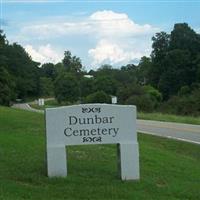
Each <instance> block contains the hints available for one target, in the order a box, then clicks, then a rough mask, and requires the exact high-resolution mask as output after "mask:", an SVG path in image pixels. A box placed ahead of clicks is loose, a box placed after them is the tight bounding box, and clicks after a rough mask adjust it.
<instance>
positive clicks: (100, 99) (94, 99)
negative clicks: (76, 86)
mask: <svg viewBox="0 0 200 200" xmlns="http://www.w3.org/2000/svg"><path fill="white" fill-rule="evenodd" d="M84 103H111V97H110V96H109V95H108V94H106V93H105V92H103V91H97V92H95V93H92V94H90V95H88V96H87V97H86V98H85V99H84Z"/></svg>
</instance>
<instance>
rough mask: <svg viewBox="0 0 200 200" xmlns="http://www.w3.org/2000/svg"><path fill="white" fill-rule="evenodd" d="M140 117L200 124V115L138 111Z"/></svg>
mask: <svg viewBox="0 0 200 200" xmlns="http://www.w3.org/2000/svg"><path fill="white" fill-rule="evenodd" d="M137 117H138V119H145V120H155V121H164V122H177V123H185V124H196V125H200V116H199V117H194V116H180V115H172V114H164V113H143V112H139V113H138V116H137Z"/></svg>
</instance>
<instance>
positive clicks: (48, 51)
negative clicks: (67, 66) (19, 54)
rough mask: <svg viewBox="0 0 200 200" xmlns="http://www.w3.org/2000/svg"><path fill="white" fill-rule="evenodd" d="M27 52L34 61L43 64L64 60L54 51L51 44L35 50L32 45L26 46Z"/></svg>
mask: <svg viewBox="0 0 200 200" xmlns="http://www.w3.org/2000/svg"><path fill="white" fill-rule="evenodd" d="M25 50H26V51H27V52H28V54H29V55H30V56H31V57H32V59H33V60H34V61H37V62H40V63H42V64H43V63H47V62H52V63H57V62H60V61H61V59H62V56H61V55H59V54H58V53H57V52H56V51H55V50H53V49H52V47H51V45H50V44H47V45H45V46H39V47H38V48H37V49H35V48H33V46H32V45H26V46H25Z"/></svg>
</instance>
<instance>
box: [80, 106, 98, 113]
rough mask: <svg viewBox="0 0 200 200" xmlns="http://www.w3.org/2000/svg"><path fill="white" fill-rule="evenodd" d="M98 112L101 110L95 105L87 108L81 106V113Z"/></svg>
mask: <svg viewBox="0 0 200 200" xmlns="http://www.w3.org/2000/svg"><path fill="white" fill-rule="evenodd" d="M90 112H92V113H100V112H101V108H96V107H92V108H90V107H88V108H82V113H90Z"/></svg>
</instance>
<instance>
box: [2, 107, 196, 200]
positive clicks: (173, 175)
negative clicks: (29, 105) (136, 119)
mask: <svg viewBox="0 0 200 200" xmlns="http://www.w3.org/2000/svg"><path fill="white" fill-rule="evenodd" d="M138 139H139V145H140V166H141V179H140V181H127V182H123V181H121V180H120V179H119V177H118V176H117V161H116V147H115V145H87V146H73V147H69V148H68V172H69V175H68V177H67V178H51V179H50V178H48V177H47V176H46V167H45V134H44V115H43V114H40V113H32V112H27V111H22V110H15V109H11V108H5V107H0V199H1V200H8V199H10V200H19V199H20V200H21V199H28V200H31V199H36V200H40V199H41V200H46V199H47V200H53V199H59V200H60V199H91V200H93V199H99V200H102V199H130V200H134V199H139V200H142V199H145V200H151V199H152V200H160V199H161V200H178V199H180V200H186V199H187V200H192V199H194V200H197V199H199V197H200V190H199V186H200V146H199V145H194V144H190V143H185V142H178V141H174V140H169V139H164V138H160V137H154V136H150V135H144V134H139V138H138Z"/></svg>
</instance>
